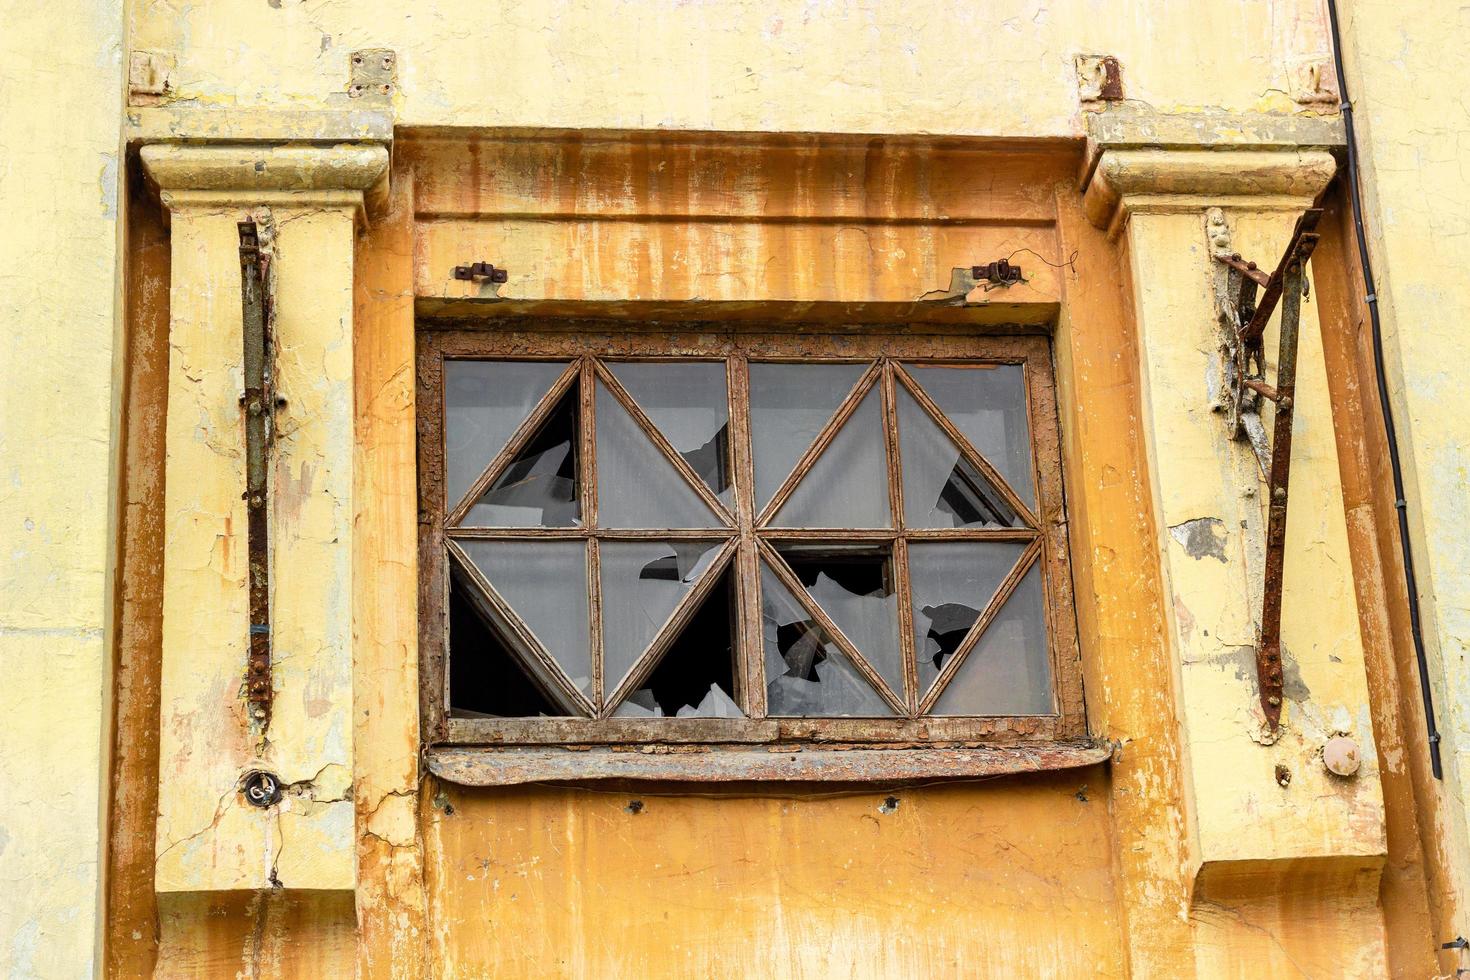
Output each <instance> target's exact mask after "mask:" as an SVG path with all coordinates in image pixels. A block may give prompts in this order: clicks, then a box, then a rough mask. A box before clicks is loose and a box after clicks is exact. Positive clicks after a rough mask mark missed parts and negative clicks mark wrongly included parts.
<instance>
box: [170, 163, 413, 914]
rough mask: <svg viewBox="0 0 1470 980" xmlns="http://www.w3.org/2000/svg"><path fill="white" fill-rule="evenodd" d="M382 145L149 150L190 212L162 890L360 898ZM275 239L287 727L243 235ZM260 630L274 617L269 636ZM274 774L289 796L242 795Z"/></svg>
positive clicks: (173, 472)
mask: <svg viewBox="0 0 1470 980" xmlns="http://www.w3.org/2000/svg"><path fill="white" fill-rule="evenodd" d="M387 159H388V154H387V150H386V148H385V147H383V146H382V145H377V144H340V145H335V146H252V145H248V144H247V145H188V146H183V145H166V144H155V145H148V146H145V147H144V148H143V150H142V161H143V165H144V167H145V168H146V170H147V173H148V175H149V177H150V178H151V179H152V180H153V181H154V182H156V183H157V185H158V188H159V192H160V197H161V199H162V201H163V203H164V205H165V207H167V208H168V211H169V214H170V216H171V235H172V244H171V251H172V256H173V258H172V276H173V279H172V283H171V287H170V316H169V392H168V399H169V401H168V419H167V436H166V464H165V481H166V489H165V502H164V522H165V523H164V535H165V547H164V555H165V558H164V570H163V574H164V609H163V649H162V658H163V663H162V680H161V700H162V707H161V718H160V726H159V738H160V763H159V777H158V778H159V806H158V824H157V868H156V887H157V889H158V891H159V892H160V893H187V892H207V891H218V890H233V889H263V888H281V887H284V888H301V889H314V890H343V889H352V888H353V887H354V886H355V881H356V867H355V865H356V861H355V849H356V842H355V835H354V828H353V803H352V786H353V776H354V765H353V738H352V732H353V724H352V721H353V719H352V584H353V583H352V542H353V527H352V514H353V499H352V494H353V295H352V279H353V241H354V231H355V228H356V226H357V224H358V222H360V221H361V220H363V218H364V216H365V211H366V205H368V204H370V203H371V201H372V200H373V198H374V197H375V195H376V194H377V191H375V188H380V187H382V186H383V185H382V182H383V181H384V180H385V179H386V167H387ZM246 219H253V220H255V221H256V222H257V223H260V224H262V225H267V226H269V227H272V228H273V230H274V254H273V256H272V264H273V266H274V269H275V294H274V303H273V307H274V310H275V311H276V312H275V317H274V324H273V332H274V353H273V365H272V369H273V374H274V383H275V391H276V394H277V395H279V396H280V403H279V405H278V406H276V411H275V415H274V431H275V435H274V438H273V440H272V443H271V446H270V450H269V456H268V459H269V467H270V468H269V477H268V481H269V482H268V491H267V505H266V506H267V510H268V514H269V553H268V554H269V557H268V567H269V581H270V586H271V592H270V624H269V629H270V635H271V644H272V650H273V667H272V677H271V683H272V690H273V706H272V712H271V714H270V717H269V724H268V727H262V725H261V724H260V723H259V721H258V720H257V719H255V718H253V717H252V716H251V712H250V711H249V709H248V705H247V702H246V700H245V689H244V683H245V676H246V666H247V665H246V652H247V650H248V644H249V636H250V629H251V623H250V621H249V619H250V617H249V616H248V596H247V588H248V585H247V580H248V572H247V564H248V552H247V533H246V527H247V521H246V504H245V500H244V499H243V498H244V491H245V462H246V438H245V425H244V418H245V411H246V409H245V406H244V405H243V404H242V397H241V396H242V393H243V390H244V379H243V367H242V362H243V345H244V340H243V335H242V327H241V324H242V315H241V261H240V238H239V231H238V229H237V223H238V222H240V221H242V220H246ZM257 628H259V627H258V626H257ZM257 771H260V772H268V773H270V774H271V775H272V776H273V777H274V778H275V779H276V780H277V781H278V782H279V784H280V785H281V787H282V790H283V795H282V797H281V799H280V801H279V802H277V803H275V804H274V805H271V806H266V807H257V806H255V805H252V804H251V803H250V802H249V801H248V800H247V798H246V796H245V794H244V793H243V792H242V786H243V782H244V780H245V778H246V777H247V775H248V774H250V773H252V772H257Z"/></svg>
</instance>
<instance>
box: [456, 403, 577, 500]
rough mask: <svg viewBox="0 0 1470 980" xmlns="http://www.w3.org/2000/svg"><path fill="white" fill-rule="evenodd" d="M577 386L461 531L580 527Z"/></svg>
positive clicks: (492, 488)
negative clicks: (482, 528)
mask: <svg viewBox="0 0 1470 980" xmlns="http://www.w3.org/2000/svg"><path fill="white" fill-rule="evenodd" d="M577 406H578V400H577V385H575V384H573V385H572V386H571V388H569V389H568V390H567V392H566V393H565V394H563V395H562V397H561V400H560V401H558V402H557V403H556V408H554V409H552V411H551V414H550V415H548V416H547V418H546V421H545V422H542V423H541V428H539V429H537V430H536V433H535V435H533V436H532V437H531V439H530V441H529V442H527V443H526V445H525V446H523V447H522V448H521V451H520V452H519V453H517V454H516V458H515V459H514V460H512V461H511V464H510V465H509V466H507V467H506V468H505V470H503V471H502V472H501V474H500V475H499V476H498V477H496V478H495V482H494V483H492V484H490V489H489V490H486V491H485V493H484V495H483V496H482V497H480V499H479V500H478V501H476V502H475V505H474V506H473V507H471V508H470V511H469V513H468V514H466V515H465V518H464V520H462V521H460V525H461V526H463V527H572V526H574V525H576V524H578V523H580V521H581V516H582V507H581V500H580V492H579V489H580V485H581V480H580V473H579V472H578V471H579V469H580V467H579V465H578V459H577V457H578V455H579V453H578V452H577V446H578V429H577V418H578V416H579V415H580V414H581V413H580V412H578V411H577Z"/></svg>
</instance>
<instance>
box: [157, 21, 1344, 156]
mask: <svg viewBox="0 0 1470 980" xmlns="http://www.w3.org/2000/svg"><path fill="white" fill-rule="evenodd" d="M1224 38H1229V39H1230V40H1229V42H1228V43H1221V41H1222V39H1224ZM131 41H132V45H133V47H134V49H135V50H147V51H156V52H159V53H161V54H164V55H166V56H170V57H173V58H174V59H175V60H176V66H175V68H174V70H173V83H174V86H175V88H176V91H177V96H178V98H180V99H185V100H190V101H195V100H197V101H198V102H199V103H202V104H207V105H249V106H266V105H268V106H277V107H298V108H299V107H322V106H324V105H332V104H335V105H338V106H340V107H346V106H349V105H352V104H354V103H353V102H352V101H351V100H349V99H348V98H347V95H346V88H347V60H346V59H347V52H349V51H352V50H355V49H360V48H390V49H393V50H394V51H396V52H397V54H398V78H399V90H398V92H397V93H396V95H395V97H394V102H395V104H396V105H397V106H398V109H399V112H398V121H399V123H400V124H402V125H411V126H528V127H566V128H579V129H582V128H587V129H686V130H754V131H763V132H810V131H825V132H854V133H971V134H977V135H996V136H1057V135H1065V134H1070V133H1077V132H1079V131H1080V127H1079V122H1078V107H1077V99H1076V76H1075V71H1074V68H1073V63H1072V59H1073V56H1074V55H1077V54H1104V55H1113V56H1115V57H1117V58H1118V59H1119V60H1120V61H1121V62H1122V65H1123V75H1124V87H1125V91H1126V94H1127V95H1128V97H1129V98H1130V99H1134V100H1138V101H1141V102H1145V103H1148V104H1151V105H1155V106H1159V107H1164V106H1169V107H1174V108H1214V109H1219V110H1228V111H1246V110H1275V111H1292V110H1295V109H1297V108H1298V107H1297V106H1296V104H1295V103H1293V102H1292V101H1291V97H1290V92H1291V91H1292V88H1293V85H1294V82H1293V79H1294V78H1295V77H1296V74H1297V72H1298V70H1299V66H1300V65H1302V64H1303V63H1306V62H1309V61H1310V60H1312V59H1313V58H1320V57H1322V56H1323V55H1324V54H1325V53H1326V51H1327V48H1326V42H1325V31H1324V29H1323V26H1322V20H1321V17H1320V13H1319V10H1318V5H1317V3H1316V2H1315V0H1238V2H1230V3H1208V4H1193V3H1178V2H1174V0H1147V2H1137V3H1129V2H1122V0H1109V2H1105V3H1098V2H1094V0H1004V2H1001V3H992V4H975V5H958V6H957V5H955V4H950V3H942V2H938V0H923V2H918V3H889V2H884V0H863V2H860V3H846V2H837V0H826V2H805V0H776V2H770V3H761V4H747V3H733V4H731V3H711V2H704V0H694V2H670V3H656V4H654V3H649V4H626V3H618V2H616V0H591V2H558V3H551V4H534V5H527V4H519V3H514V2H509V0H497V2H494V3H488V4H478V5H476V6H475V7H474V9H473V10H469V9H466V8H465V7H463V6H460V5H457V4H453V3H427V4H425V3H420V4H408V5H405V4H402V3H396V2H393V0H371V2H355V3H349V2H345V0H328V2H301V0H274V2H270V3H269V4H268V5H266V6H262V5H261V4H260V3H257V2H255V0H213V2H211V3H207V4H200V3H187V2H181V0H167V2H159V3H153V4H147V5H141V4H140V5H139V6H138V9H137V10H136V11H135V14H134V21H133V29H132V34H131Z"/></svg>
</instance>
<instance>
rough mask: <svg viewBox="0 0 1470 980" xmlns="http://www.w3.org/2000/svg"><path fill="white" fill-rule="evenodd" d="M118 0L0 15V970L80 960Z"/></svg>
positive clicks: (88, 925)
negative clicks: (0, 221)
mask: <svg viewBox="0 0 1470 980" xmlns="http://www.w3.org/2000/svg"><path fill="white" fill-rule="evenodd" d="M122 33H123V31H122V6H121V4H120V3H117V2H106V0H75V2H73V0H67V2H63V3H60V4H56V5H54V6H51V7H50V8H48V9H46V10H45V11H44V12H42V11H40V10H38V9H37V8H35V7H34V5H31V4H22V3H16V2H8V0H7V2H6V3H4V4H0V64H3V65H4V68H3V69H0V213H3V214H4V215H5V216H6V218H5V231H4V234H3V235H0V672H3V675H4V681H3V682H0V786H3V788H0V889H3V891H4V893H5V898H4V900H0V974H4V975H6V976H12V977H68V976H71V977H74V976H86V975H88V974H90V973H91V972H92V971H93V970H94V969H95V967H96V965H97V954H98V949H99V947H98V934H99V930H100V926H101V910H102V901H103V893H102V889H103V880H102V872H101V869H102V867H103V864H104V857H105V854H104V849H105V844H106V836H105V832H104V827H105V814H106V810H107V794H106V789H107V766H106V755H105V754H104V745H105V744H106V743H107V742H108V741H109V740H110V738H111V732H110V729H109V721H110V710H109V709H110V705H111V694H110V690H109V686H108V685H109V682H110V678H111V670H110V664H111V659H112V654H111V648H110V646H109V642H108V640H109V632H110V628H111V623H112V616H111V611H110V597H111V594H112V589H111V583H110V569H111V565H110V563H111V559H112V554H113V539H112V528H113V527H114V526H115V524H114V515H115V512H116V509H117V508H118V506H119V501H118V500H117V499H116V493H115V487H116V477H115V471H114V461H115V460H116V458H117V455H118V438H119V436H120V434H121V430H120V429H119V427H118V426H117V425H115V421H116V418H117V411H116V406H117V405H118V402H119V400H120V397H121V388H120V386H119V384H118V378H117V374H116V372H115V370H114V367H115V359H116V358H117V357H118V354H119V350H120V343H119V340H120V336H119V331H118V330H117V326H116V324H117V322H118V321H117V317H116V311H117V306H118V286H117V284H118V282H119V268H118V256H119V251H118V244H119V233H120V222H119V219H118V214H119V205H118V201H119V198H120V179H119V174H120V166H119V153H120V149H121V148H120V136H119V133H120V122H121V120H120V118H119V113H120V111H121V107H122V95H123V90H122V74H123V73H122V64H123V60H124V55H123V37H122Z"/></svg>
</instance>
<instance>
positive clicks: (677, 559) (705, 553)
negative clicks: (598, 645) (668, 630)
mask: <svg viewBox="0 0 1470 980" xmlns="http://www.w3.org/2000/svg"><path fill="white" fill-rule="evenodd" d="M719 552H720V542H717V541H713V542H712V541H604V542H603V543H602V545H601V551H600V561H601V565H602V678H603V693H604V694H611V693H612V692H613V691H614V690H616V689H617V686H618V684H619V683H621V682H622V680H623V677H624V676H625V675H626V674H627V673H628V670H629V669H630V668H631V667H632V666H633V664H634V663H635V662H636V661H637V660H638V657H639V656H640V655H641V654H642V653H643V651H645V650H647V649H648V645H649V644H650V643H652V642H653V638H654V635H655V634H657V633H658V631H659V629H660V628H661V627H662V626H663V625H664V623H665V622H667V621H668V618H669V616H670V615H671V614H672V613H673V611H674V607H675V606H677V605H678V604H679V600H680V599H682V598H684V596H686V595H688V594H689V590H690V589H692V588H694V583H695V582H697V581H698V580H699V578H700V576H702V575H703V574H704V572H705V569H707V568H709V566H710V563H711V562H713V561H714V560H715V556H716V555H718V554H719Z"/></svg>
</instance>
